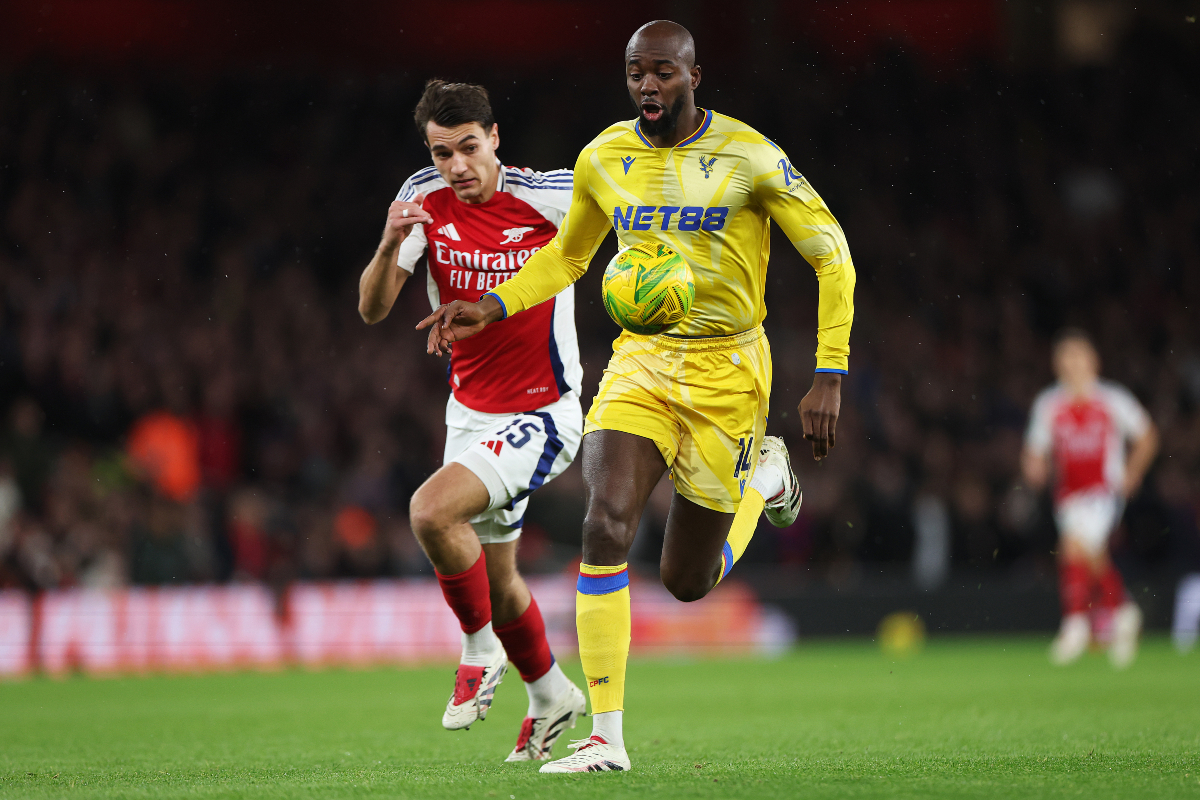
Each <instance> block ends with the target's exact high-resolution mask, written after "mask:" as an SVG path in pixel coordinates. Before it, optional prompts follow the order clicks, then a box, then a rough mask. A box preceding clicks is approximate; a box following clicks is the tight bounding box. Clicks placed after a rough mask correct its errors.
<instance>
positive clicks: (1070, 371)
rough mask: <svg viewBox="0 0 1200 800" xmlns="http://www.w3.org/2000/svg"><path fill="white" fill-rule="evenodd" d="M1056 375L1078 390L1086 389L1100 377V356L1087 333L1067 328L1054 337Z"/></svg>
mask: <svg viewBox="0 0 1200 800" xmlns="http://www.w3.org/2000/svg"><path fill="white" fill-rule="evenodd" d="M1054 373H1055V375H1057V376H1058V379H1059V380H1060V381H1062V382H1063V383H1065V384H1067V385H1068V386H1071V387H1076V388H1083V387H1086V386H1087V385H1088V384H1090V383H1092V382H1093V381H1095V380H1096V378H1097V377H1098V376H1099V375H1100V354H1099V353H1097V352H1096V346H1095V345H1094V344H1092V338H1091V337H1090V336H1088V334H1087V332H1086V331H1083V330H1081V329H1079V328H1065V329H1063V330H1061V331H1059V332H1058V335H1056V336H1055V337H1054Z"/></svg>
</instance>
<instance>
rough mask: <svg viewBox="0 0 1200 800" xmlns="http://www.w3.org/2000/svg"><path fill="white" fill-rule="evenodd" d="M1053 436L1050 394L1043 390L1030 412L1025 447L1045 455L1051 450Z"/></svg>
mask: <svg viewBox="0 0 1200 800" xmlns="http://www.w3.org/2000/svg"><path fill="white" fill-rule="evenodd" d="M1051 437H1052V432H1051V430H1050V394H1049V393H1048V392H1042V393H1041V394H1039V395H1038V396H1037V399H1036V400H1034V401H1033V410H1032V411H1030V412H1029V427H1028V428H1027V429H1026V430H1025V447H1027V448H1028V449H1029V451H1030V452H1032V453H1036V454H1037V455H1039V456H1044V455H1046V453H1048V452H1050V442H1051Z"/></svg>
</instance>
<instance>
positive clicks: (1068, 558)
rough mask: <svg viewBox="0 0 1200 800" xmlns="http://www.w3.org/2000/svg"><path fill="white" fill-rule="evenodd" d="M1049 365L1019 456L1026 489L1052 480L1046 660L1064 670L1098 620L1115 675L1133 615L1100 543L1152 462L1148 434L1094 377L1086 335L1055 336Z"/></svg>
mask: <svg viewBox="0 0 1200 800" xmlns="http://www.w3.org/2000/svg"><path fill="white" fill-rule="evenodd" d="M1053 358H1054V372H1055V374H1056V375H1057V376H1058V382H1057V383H1056V384H1054V385H1053V386H1051V387H1049V388H1048V389H1045V390H1044V391H1043V392H1042V393H1041V394H1039V395H1038V397H1037V400H1035V401H1034V404H1033V411H1032V412H1031V414H1030V419H1029V430H1028V432H1027V433H1026V436H1025V451H1024V453H1023V454H1022V458H1021V466H1022V470H1023V472H1024V474H1025V480H1026V482H1027V483H1028V484H1029V485H1030V486H1031V487H1033V488H1035V489H1040V488H1042V487H1043V486H1045V485H1046V484H1047V482H1048V481H1049V478H1050V475H1051V473H1052V472H1053V475H1054V515H1055V520H1056V522H1057V523H1058V535H1059V545H1058V562H1059V589H1060V591H1061V594H1062V606H1063V620H1062V627H1061V628H1060V629H1059V632H1058V636H1057V637H1056V638H1055V640H1054V643H1053V645H1052V646H1051V650H1050V657H1051V659H1052V660H1053V661H1054V663H1056V664H1069V663H1070V662H1072V661H1074V660H1075V659H1077V658H1079V657H1080V656H1081V655H1083V653H1084V651H1085V650H1086V649H1087V647H1088V644H1089V642H1090V641H1091V636H1092V627H1093V625H1092V623H1093V620H1092V619H1091V612H1099V616H1100V617H1104V618H1107V619H1103V620H1102V622H1103V623H1104V624H1108V623H1109V622H1111V635H1112V641H1111V643H1110V645H1109V648H1108V654H1109V658H1110V660H1111V661H1112V663H1113V665H1114V666H1116V667H1118V668H1124V667H1127V666H1129V664H1130V663H1132V662H1133V659H1134V657H1135V656H1136V655H1137V644H1138V635H1139V634H1140V632H1141V627H1142V612H1141V610H1140V609H1139V608H1138V607H1137V605H1136V604H1135V603H1134V602H1133V601H1132V600H1131V599H1130V598H1129V596H1128V595H1127V594H1126V593H1125V585H1124V583H1123V582H1122V580H1121V574H1120V573H1119V572H1118V571H1117V569H1116V567H1115V566H1113V563H1112V559H1111V558H1109V553H1108V539H1109V536H1110V535H1111V534H1112V532H1113V529H1114V528H1116V526H1117V524H1118V523H1119V522H1120V521H1121V514H1122V512H1123V511H1124V508H1125V501H1126V500H1128V499H1129V498H1130V497H1132V496H1133V495H1134V493H1136V492H1137V490H1138V487H1140V486H1141V485H1142V478H1144V477H1145V475H1146V470H1147V469H1149V467H1150V463H1151V462H1152V461H1153V460H1154V455H1155V453H1156V452H1157V450H1158V434H1157V432H1156V431H1155V428H1154V424H1153V423H1152V422H1151V421H1150V415H1149V414H1147V413H1146V410H1145V409H1144V408H1143V407H1142V405H1141V403H1139V402H1138V401H1137V398H1135V397H1134V396H1133V394H1132V393H1130V391H1129V390H1128V389H1126V388H1125V387H1123V386H1119V385H1117V384H1115V383H1112V382H1110V381H1105V380H1101V379H1100V357H1099V355H1098V354H1097V352H1096V348H1095V346H1094V345H1093V344H1092V341H1091V339H1090V338H1088V335H1087V334H1086V333H1084V332H1083V331H1080V330H1076V329H1069V330H1066V331H1064V332H1062V333H1061V334H1059V336H1058V337H1057V338H1056V341H1055V345H1054V355H1053ZM1130 444H1131V446H1130ZM1127 449H1128V453H1127V452H1126V451H1127ZM1051 464H1053V469H1052V468H1051Z"/></svg>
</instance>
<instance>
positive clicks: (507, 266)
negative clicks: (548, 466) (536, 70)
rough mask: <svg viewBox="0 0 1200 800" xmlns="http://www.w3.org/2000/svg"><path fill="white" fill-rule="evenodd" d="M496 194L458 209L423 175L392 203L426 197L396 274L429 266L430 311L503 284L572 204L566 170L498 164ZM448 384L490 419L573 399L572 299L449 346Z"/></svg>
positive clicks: (566, 296) (431, 174)
mask: <svg viewBox="0 0 1200 800" xmlns="http://www.w3.org/2000/svg"><path fill="white" fill-rule="evenodd" d="M499 167H500V170H499V176H498V178H497V184H496V193H495V194H494V195H492V197H491V199H490V200H488V201H487V202H486V203H477V204H473V203H464V202H462V201H461V200H459V199H458V197H457V196H456V195H455V194H454V190H453V189H452V188H450V186H449V185H448V184H447V183H446V182H445V181H444V180H443V179H442V176H441V175H439V174H438V171H437V170H436V169H434V168H433V167H428V168H426V169H423V170H421V171H420V172H418V173H416V174H415V175H413V176H412V177H411V178H409V179H408V180H407V181H405V183H404V186H403V187H402V188H401V189H400V193H399V194H398V195H397V196H396V199H397V200H405V201H411V200H412V199H413V198H414V197H416V196H417V195H418V194H424V195H425V201H424V204H423V208H424V209H425V210H426V211H427V212H429V215H430V216H431V217H433V222H432V223H427V224H424V225H415V226H413V232H412V234H410V235H409V236H408V237H407V238H406V239H405V240H404V242H403V244H401V245H400V255H399V259H398V261H399V265H400V267H401V268H402V269H405V270H407V271H408V272H412V271H413V270H414V269H415V267H416V264H417V262H418V261H419V260H420V259H421V257H422V256H423V255H427V259H426V260H427V263H428V265H429V280H428V288H429V302H430V303H431V304H432V305H433V307H434V308H437V307H438V306H439V305H441V304H442V303H449V302H450V301H452V300H467V301H470V302H475V301H477V300H479V298H480V296H482V295H483V294H485V293H486V292H489V291H491V290H492V289H495V288H496V287H497V286H498V285H499V284H501V283H503V282H504V281H506V280H508V279H509V278H511V277H512V276H513V275H515V274H517V272H518V271H519V270H520V269H521V267H523V266H524V265H525V262H526V261H528V260H529V257H530V256H531V255H533V254H534V253H536V252H537V251H538V250H539V249H541V248H542V247H545V246H546V244H547V243H548V242H549V241H550V240H551V239H553V238H554V235H555V234H556V233H557V232H558V226H559V224H560V223H561V222H562V219H563V217H564V216H565V215H566V213H567V208H568V207H569V206H570V204H571V180H572V172H571V170H565V169H564V170H555V171H553V172H534V171H533V170H529V169H517V168H515V167H505V166H503V165H499ZM448 374H449V381H450V388H451V391H453V393H454V399H456V400H457V401H458V402H460V403H462V404H463V405H465V406H467V407H468V408H471V409H474V410H475V411H481V412H485V413H489V414H503V413H508V412H521V411H528V410H531V409H536V408H542V407H543V406H546V405H549V404H550V403H553V402H555V401H556V400H558V399H559V398H560V397H562V396H563V395H565V394H567V393H568V392H571V391H574V392H576V393H578V392H579V385H580V382H581V381H582V379H583V370H582V368H581V367H580V365H579V343H578V340H577V339H576V335H575V291H574V287H573V286H568V287H567V288H566V289H564V290H563V291H562V293H560V294H559V295H557V296H556V297H555V298H554V299H553V300H550V301H548V302H545V303H542V304H541V305H539V306H536V307H534V308H531V309H528V310H527V311H525V312H524V313H521V314H517V315H515V316H513V317H511V318H509V319H503V320H499V321H497V322H493V323H492V324H491V325H488V326H487V327H486V328H484V329H483V330H482V331H481V332H480V333H478V334H476V335H475V336H472V337H471V338H469V339H464V340H462V341H461V342H455V343H454V348H453V354H452V355H451V357H450V364H449V370H448Z"/></svg>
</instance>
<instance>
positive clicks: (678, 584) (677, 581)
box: [659, 563, 716, 603]
mask: <svg viewBox="0 0 1200 800" xmlns="http://www.w3.org/2000/svg"><path fill="white" fill-rule="evenodd" d="M659 574H660V575H661V576H662V582H663V586H665V587H667V591H668V592H670V593H671V594H672V595H673V596H674V597H675V599H676V600H681V601H683V602H685V603H694V602H695V601H697V600H699V599H701V598H702V597H704V596H705V595H707V594H708V593H709V592H711V591H712V588H713V586H714V585H715V583H716V581H715V576H706V575H703V574H700V573H698V572H696V571H695V570H686V569H679V568H677V567H675V566H673V565H671V564H669V563H664V564H660V565H659Z"/></svg>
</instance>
